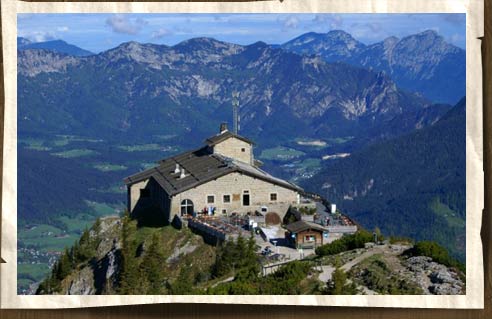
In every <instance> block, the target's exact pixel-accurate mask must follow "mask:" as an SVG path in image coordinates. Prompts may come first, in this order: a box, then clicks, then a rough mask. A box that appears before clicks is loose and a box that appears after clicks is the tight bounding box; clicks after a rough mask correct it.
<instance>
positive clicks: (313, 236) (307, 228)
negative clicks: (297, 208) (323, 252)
mask: <svg viewBox="0 0 492 319" xmlns="http://www.w3.org/2000/svg"><path fill="white" fill-rule="evenodd" d="M285 228H286V229H287V231H288V234H287V241H288V242H290V243H291V244H292V245H293V246H294V247H296V248H316V247H318V246H321V245H323V238H324V237H325V233H327V232H328V231H327V230H326V229H325V228H324V227H322V226H321V225H318V224H315V223H312V222H308V221H304V220H300V221H297V222H294V223H291V224H288V225H287V226H285Z"/></svg>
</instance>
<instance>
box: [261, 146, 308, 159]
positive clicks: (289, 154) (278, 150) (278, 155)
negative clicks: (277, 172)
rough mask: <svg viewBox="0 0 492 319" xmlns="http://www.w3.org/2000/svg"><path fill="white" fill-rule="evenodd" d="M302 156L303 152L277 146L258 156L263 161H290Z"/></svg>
mask: <svg viewBox="0 0 492 319" xmlns="http://www.w3.org/2000/svg"><path fill="white" fill-rule="evenodd" d="M304 154H305V153H304V152H301V151H298V150H295V149H293V148H288V147H283V146H277V147H275V148H269V149H266V150H263V151H262V152H261V154H260V158H261V159H265V160H277V161H290V160H292V159H294V158H297V157H300V156H303V155H304Z"/></svg>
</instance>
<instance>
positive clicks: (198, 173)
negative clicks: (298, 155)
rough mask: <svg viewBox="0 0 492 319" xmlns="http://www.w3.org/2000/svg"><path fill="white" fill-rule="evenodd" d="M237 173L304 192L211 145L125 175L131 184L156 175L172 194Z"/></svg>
mask: <svg viewBox="0 0 492 319" xmlns="http://www.w3.org/2000/svg"><path fill="white" fill-rule="evenodd" d="M176 164H178V165H179V167H180V169H184V170H185V177H184V178H180V173H177V174H175V173H174V170H175V168H176ZM233 172H238V173H241V174H245V175H248V176H251V177H253V178H258V179H261V180H264V181H267V182H269V183H272V184H275V185H279V186H282V187H285V188H288V189H292V190H295V191H298V192H302V191H303V190H302V188H300V187H299V186H297V185H295V184H292V183H289V182H287V181H285V180H282V179H280V178H276V177H273V176H272V175H270V174H268V173H267V172H265V171H263V170H261V169H259V168H258V167H255V166H252V165H249V164H247V163H243V162H240V161H236V160H233V159H231V158H227V157H224V156H222V155H219V154H213V153H211V152H210V150H209V149H208V147H202V148H200V149H197V150H194V151H190V152H185V153H182V154H179V155H176V156H173V157H169V158H166V159H163V160H161V161H159V165H158V166H156V167H154V168H151V169H148V170H145V171H143V172H140V173H137V174H134V175H132V176H129V177H127V178H125V180H124V181H125V183H126V184H127V185H131V184H134V183H138V182H140V181H143V180H146V179H149V178H153V179H155V181H156V182H157V183H159V185H161V187H162V188H163V189H164V190H165V191H166V193H167V194H169V195H171V196H173V195H176V194H179V193H181V192H183V191H186V190H188V189H191V188H194V187H197V186H199V185H201V184H204V183H207V182H209V181H212V180H214V179H216V178H219V177H222V176H224V175H227V174H230V173H233Z"/></svg>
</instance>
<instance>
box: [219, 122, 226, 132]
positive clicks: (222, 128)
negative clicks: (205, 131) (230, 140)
mask: <svg viewBox="0 0 492 319" xmlns="http://www.w3.org/2000/svg"><path fill="white" fill-rule="evenodd" d="M225 131H227V123H220V134H222V133H224V132H225Z"/></svg>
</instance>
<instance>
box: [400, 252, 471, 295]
mask: <svg viewBox="0 0 492 319" xmlns="http://www.w3.org/2000/svg"><path fill="white" fill-rule="evenodd" d="M403 265H404V266H406V267H407V269H408V270H410V271H411V272H413V274H414V281H415V282H416V283H417V284H418V285H419V286H420V287H422V289H423V290H424V292H426V293H427V294H433V295H460V294H464V293H465V284H464V283H463V281H462V280H461V279H460V277H459V275H458V273H456V272H455V271H454V270H452V269H451V268H448V267H446V266H444V265H441V264H438V263H436V262H434V261H432V258H430V257H425V256H417V257H410V258H408V259H407V260H406V261H404V262H403Z"/></svg>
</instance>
